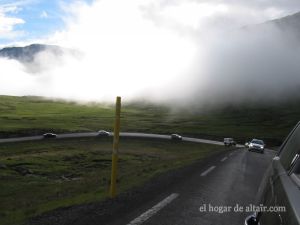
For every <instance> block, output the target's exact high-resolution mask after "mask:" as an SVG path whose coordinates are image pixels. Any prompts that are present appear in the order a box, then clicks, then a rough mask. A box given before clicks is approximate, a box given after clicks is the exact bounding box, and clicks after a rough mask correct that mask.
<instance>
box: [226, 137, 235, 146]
mask: <svg viewBox="0 0 300 225" xmlns="http://www.w3.org/2000/svg"><path fill="white" fill-rule="evenodd" d="M224 145H225V146H232V145H234V146H235V145H236V142H235V141H234V139H233V138H224Z"/></svg>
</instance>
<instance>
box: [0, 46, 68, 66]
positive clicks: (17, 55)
mask: <svg viewBox="0 0 300 225" xmlns="http://www.w3.org/2000/svg"><path fill="white" fill-rule="evenodd" d="M43 51H50V52H51V53H52V54H54V55H62V54H63V53H64V51H65V49H63V48H61V47H59V46H56V45H43V44H32V45H29V46H25V47H6V48H3V49H1V50H0V57H5V58H9V59H16V60H18V61H20V62H32V61H33V59H34V56H35V55H36V54H38V53H40V52H43Z"/></svg>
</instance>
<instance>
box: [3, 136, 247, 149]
mask: <svg viewBox="0 0 300 225" xmlns="http://www.w3.org/2000/svg"><path fill="white" fill-rule="evenodd" d="M97 135H98V132H85V133H67V134H58V135H57V137H56V138H57V139H64V138H81V137H96V136H97ZM110 136H113V133H110ZM120 136H121V137H135V138H155V139H171V136H170V135H166V134H151V133H150V134H148V133H131V132H121V133H120ZM42 139H44V137H43V136H42V135H38V136H30V137H18V138H3V139H0V143H10V142H23V141H36V140H42ZM182 140H183V141H188V142H195V143H205V144H213V145H224V143H223V142H221V141H213V140H207V139H200V138H190V137H183V138H182ZM236 147H243V145H237V146H236Z"/></svg>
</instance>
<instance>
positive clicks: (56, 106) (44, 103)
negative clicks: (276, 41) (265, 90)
mask: <svg viewBox="0 0 300 225" xmlns="http://www.w3.org/2000/svg"><path fill="white" fill-rule="evenodd" d="M123 101H124V104H123V107H122V120H121V130H122V131H133V132H151V133H166V134H169V133H180V134H183V135H189V136H195V137H209V138H213V139H219V140H222V138H223V137H234V138H236V139H237V140H239V141H240V142H241V143H243V142H244V141H246V140H249V139H252V138H254V137H256V138H261V139H264V140H266V141H267V144H269V143H270V144H275V145H276V144H277V145H278V144H280V142H281V141H282V140H283V139H284V137H285V136H286V135H287V134H288V132H289V131H290V130H291V129H292V127H293V126H294V125H295V124H296V123H297V122H298V121H299V120H300V119H299V118H300V104H299V101H295V102H287V103H281V104H278V105H275V104H273V105H271V104H270V105H262V104H260V105H253V104H252V105H246V104H244V105H240V106H238V107H223V108H219V109H217V110H205V111H203V110H202V111H201V110H195V111H194V112H191V111H190V110H185V109H181V110H180V111H174V110H171V109H169V108H168V107H165V106H161V105H153V104H146V103H135V104H133V103H130V104H129V103H126V99H125V100H123ZM113 116H114V107H113V105H109V104H106V105H105V104H96V103H90V104H88V105H83V104H77V103H74V102H65V101H51V100H46V99H43V98H39V97H12V96H0V124H1V125H0V136H1V137H12V136H26V135H34V134H42V133H44V132H47V131H53V132H56V133H63V132H79V131H96V130H100V129H106V130H112V127H113Z"/></svg>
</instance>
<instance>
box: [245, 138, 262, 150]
mask: <svg viewBox="0 0 300 225" xmlns="http://www.w3.org/2000/svg"><path fill="white" fill-rule="evenodd" d="M248 148H249V151H256V152H260V153H264V151H265V143H264V141H262V140H259V139H253V140H252V141H251V142H250V143H249V145H248Z"/></svg>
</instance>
